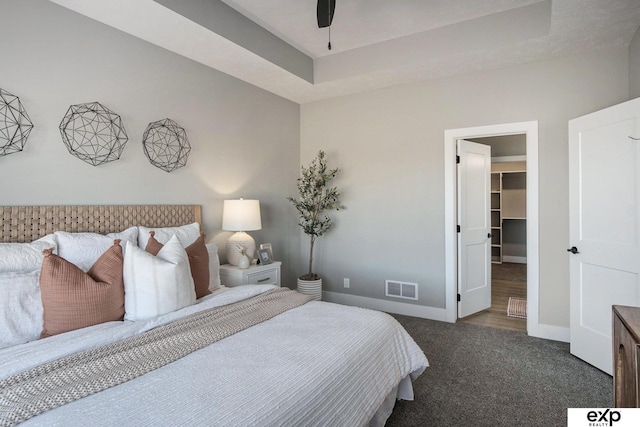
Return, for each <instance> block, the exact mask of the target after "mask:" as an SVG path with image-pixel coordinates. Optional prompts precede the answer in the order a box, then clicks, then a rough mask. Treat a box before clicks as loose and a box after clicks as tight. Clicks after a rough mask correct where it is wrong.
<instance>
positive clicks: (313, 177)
mask: <svg viewBox="0 0 640 427" xmlns="http://www.w3.org/2000/svg"><path fill="white" fill-rule="evenodd" d="M337 173H338V168H336V169H329V170H328V169H327V160H326V158H325V153H324V151H322V150H320V151H319V152H318V155H317V156H316V158H315V159H313V161H312V162H311V164H310V165H309V166H308V167H304V166H302V167H301V173H300V178H298V198H294V197H288V198H287V200H289V201H290V202H291V203H293V206H295V208H296V210H297V211H298V214H299V216H300V222H299V223H298V225H300V227H302V231H304V233H305V234H306V235H307V236H309V270H308V271H307V273H306V274H304V275H302V276H300V277H299V278H298V291H300V292H301V293H304V294H309V295H313V296H314V297H316V299H317V300H319V299H320V298H321V296H322V279H321V278H320V276H318V275H317V274H316V273H314V272H313V245H314V244H315V241H316V239H317V238H318V237H320V236H322V235H323V234H324V233H326V232H327V231H329V229H330V228H331V226H332V225H333V223H332V221H331V217H330V216H329V215H328V214H327V212H328V211H331V210H339V209H340V208H343V206H342V205H341V204H340V193H339V192H338V189H337V188H336V187H331V186H330V184H331V181H332V180H333V178H334V177H335V176H336V174H337Z"/></svg>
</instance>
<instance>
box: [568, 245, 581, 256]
mask: <svg viewBox="0 0 640 427" xmlns="http://www.w3.org/2000/svg"><path fill="white" fill-rule="evenodd" d="M567 252H571V253H572V254H579V253H580V252H578V248H576V247H575V246H571V249H567Z"/></svg>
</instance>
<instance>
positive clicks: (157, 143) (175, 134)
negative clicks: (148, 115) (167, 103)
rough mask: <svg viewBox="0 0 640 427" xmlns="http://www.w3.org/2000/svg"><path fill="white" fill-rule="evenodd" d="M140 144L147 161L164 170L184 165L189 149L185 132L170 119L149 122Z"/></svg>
mask: <svg viewBox="0 0 640 427" xmlns="http://www.w3.org/2000/svg"><path fill="white" fill-rule="evenodd" d="M142 146H143V148H144V154H145V155H146V156H147V159H149V162H150V163H151V164H152V165H154V166H155V167H157V168H160V169H162V170H163V171H165V172H172V171H174V170H176V169H178V168H181V167H182V166H185V165H186V164H187V158H188V157H189V152H190V151H191V145H190V144H189V140H188V139H187V133H186V132H185V131H184V129H183V128H182V127H180V126H179V125H178V124H177V123H176V122H174V121H173V120H171V119H163V120H158V121H157V122H151V123H149V126H147V129H146V130H145V131H144V135H143V136H142Z"/></svg>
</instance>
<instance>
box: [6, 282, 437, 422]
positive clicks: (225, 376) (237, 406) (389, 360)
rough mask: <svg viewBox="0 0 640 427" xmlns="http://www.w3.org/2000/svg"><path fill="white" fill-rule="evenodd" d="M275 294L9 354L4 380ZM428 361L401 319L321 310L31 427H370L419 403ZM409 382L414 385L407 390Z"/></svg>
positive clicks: (100, 328) (308, 307) (307, 309)
mask: <svg viewBox="0 0 640 427" xmlns="http://www.w3.org/2000/svg"><path fill="white" fill-rule="evenodd" d="M271 288H272V286H268V285H266V286H258V285H249V286H240V287H235V288H228V289H223V290H221V291H217V292H215V293H214V294H212V295H209V296H206V297H204V298H201V299H200V300H198V302H197V303H196V304H195V305H193V306H189V307H186V308H184V309H181V310H178V311H176V312H173V313H169V314H166V315H163V316H160V317H157V318H154V319H150V320H147V321H138V322H109V323H105V324H101V325H96V326H93V327H90V328H85V329H81V330H77V331H73V332H70V333H65V334H62V335H57V336H53V337H51V338H47V339H45V340H39V341H35V342H31V343H27V344H22V345H17V346H14V347H9V348H6V349H2V350H0V378H4V377H6V376H9V375H12V374H15V373H18V372H20V371H23V370H25V369H28V368H31V367H34V366H37V365H39V364H41V363H44V362H47V361H50V360H54V359H57V358H59V357H61V356H64V355H67V354H71V353H73V352H77V351H80V350H85V349H88V348H93V347H96V346H98V345H102V344H106V343H108V342H113V341H116V340H119V339H122V338H125V337H127V336H131V335H134V334H137V333H140V332H144V331H146V330H149V329H152V328H153V327H156V326H159V325H161V324H164V323H167V322H170V321H171V320H174V319H176V318H178V317H181V316H184V315H186V314H191V313H193V312H196V311H199V310H202V309H206V308H210V307H215V306H221V305H225V304H229V303H232V302H236V301H239V300H242V299H245V298H248V297H251V296H254V295H257V294H258V293H261V292H264V291H266V290H268V289H271ZM427 366H428V362H427V359H426V358H425V356H424V354H423V353H422V351H421V350H420V348H419V347H418V346H417V345H416V344H415V342H414V341H413V340H412V339H411V337H410V336H409V335H408V334H407V332H406V331H405V330H404V329H403V328H402V327H401V326H400V324H399V323H398V322H397V321H395V319H393V318H392V317H390V316H388V315H386V314H384V313H380V312H376V311H371V310H365V309H359V308H354V307H346V306H341V305H337V304H331V303H326V302H317V301H312V302H309V303H307V304H305V305H303V306H301V307H298V308H295V309H292V310H289V311H287V312H285V313H283V314H281V315H279V316H276V317H275V318H273V319H271V320H268V321H266V322H264V323H261V324H258V325H256V326H254V327H252V328H249V329H247V330H244V331H242V332H239V333H237V334H235V335H232V336H230V337H228V338H225V339H223V340H221V341H219V342H217V343H214V344H212V345H209V346H208V347H205V348H204V349H201V350H199V351H196V352H194V353H192V354H190V355H188V356H186V357H184V358H182V359H180V360H178V361H176V362H174V363H172V364H170V365H167V366H164V367H162V368H160V369H157V370H155V371H153V372H150V373H148V374H145V375H143V376H142V377H139V378H137V379H135V380H132V381H129V382H126V383H124V384H121V385H119V386H116V387H112V388H110V389H108V390H105V391H102V392H100V393H97V394H95V395H92V396H88V397H85V398H83V399H80V400H78V401H75V402H72V403H69V404H67V405H64V406H62V407H59V408H57V409H54V410H51V411H49V412H46V413H44V414H41V415H39V416H37V417H35V418H32V419H30V420H28V421H27V422H26V423H25V425H47V426H50V425H60V426H63V425H64V426H76V425H77V426H86V425H93V426H95V425H136V426H144V425H148V426H157V425H205V426H213V425H225V426H293V425H296V426H298V425H314V426H315V425H326V426H358V425H366V424H367V423H368V422H369V420H370V419H371V418H372V417H373V415H374V413H375V412H376V410H377V409H378V407H380V405H381V404H382V402H383V400H384V399H385V397H386V396H387V395H388V394H389V393H390V392H391V391H392V390H394V389H395V387H397V386H398V384H399V383H400V387H398V397H399V398H403V399H412V398H413V394H412V388H411V386H410V379H409V378H410V377H411V378H415V377H417V376H418V375H420V373H422V371H423V370H424V369H425V368H426V367H427ZM403 379H404V381H403Z"/></svg>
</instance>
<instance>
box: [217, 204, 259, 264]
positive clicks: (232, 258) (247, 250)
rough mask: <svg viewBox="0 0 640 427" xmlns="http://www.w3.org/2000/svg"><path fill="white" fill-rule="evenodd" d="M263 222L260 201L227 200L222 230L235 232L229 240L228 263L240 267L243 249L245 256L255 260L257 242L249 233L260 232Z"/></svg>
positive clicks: (227, 246) (223, 212)
mask: <svg viewBox="0 0 640 427" xmlns="http://www.w3.org/2000/svg"><path fill="white" fill-rule="evenodd" d="M261 228H262V220H261V218H260V201H259V200H245V199H242V198H240V200H225V201H224V206H223V211H222V229H223V230H225V231H235V232H236V233H234V234H233V235H232V236H231V237H229V240H227V245H226V251H227V262H228V263H229V264H231V265H238V261H239V259H240V255H241V248H242V249H244V254H245V255H246V256H247V257H249V260H253V256H254V254H255V252H256V242H255V240H253V237H251V236H250V235H249V234H247V233H246V232H247V231H254V230H260V229H261Z"/></svg>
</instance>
